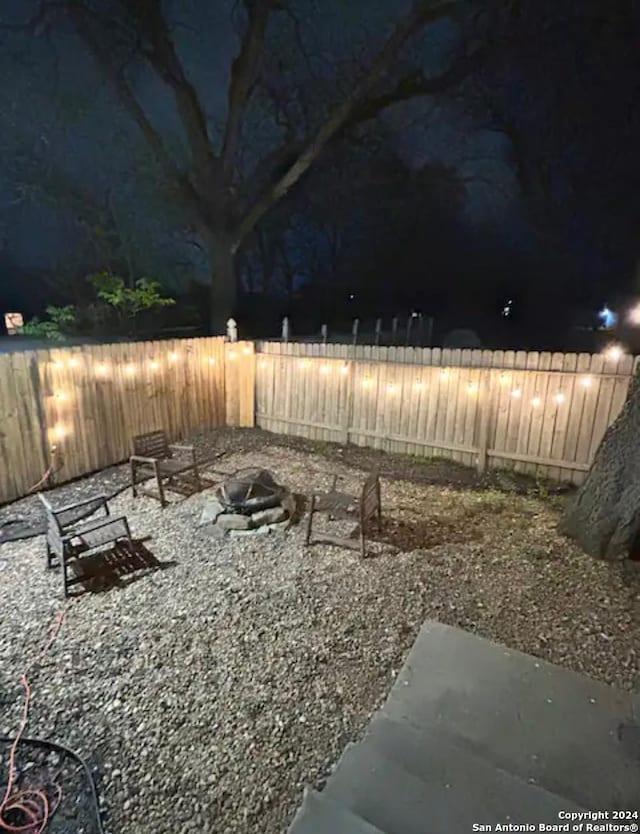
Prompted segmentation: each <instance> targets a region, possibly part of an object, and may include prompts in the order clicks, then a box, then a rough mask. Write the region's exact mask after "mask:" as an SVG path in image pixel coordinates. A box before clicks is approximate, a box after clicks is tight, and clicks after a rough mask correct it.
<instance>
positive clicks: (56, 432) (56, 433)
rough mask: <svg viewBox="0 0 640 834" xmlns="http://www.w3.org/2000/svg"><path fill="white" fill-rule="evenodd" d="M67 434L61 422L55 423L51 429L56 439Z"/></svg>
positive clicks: (60, 438)
mask: <svg viewBox="0 0 640 834" xmlns="http://www.w3.org/2000/svg"><path fill="white" fill-rule="evenodd" d="M68 434H69V432H68V431H67V429H66V428H65V427H64V426H63V425H61V424H60V425H57V426H56V427H55V428H54V430H53V436H54V437H55V438H56V440H62V439H63V438H64V437H66V436H67V435H68Z"/></svg>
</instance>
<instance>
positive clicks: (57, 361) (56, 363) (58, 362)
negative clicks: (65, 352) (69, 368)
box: [52, 359, 64, 371]
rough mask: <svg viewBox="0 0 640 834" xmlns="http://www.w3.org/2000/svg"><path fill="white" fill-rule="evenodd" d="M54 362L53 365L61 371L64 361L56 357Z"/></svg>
mask: <svg viewBox="0 0 640 834" xmlns="http://www.w3.org/2000/svg"><path fill="white" fill-rule="evenodd" d="M52 364H53V367H54V368H55V369H56V370H57V371H61V370H62V369H63V368H64V365H63V363H62V362H61V361H60V360H59V359H56V360H55V361H54V362H53V363H52Z"/></svg>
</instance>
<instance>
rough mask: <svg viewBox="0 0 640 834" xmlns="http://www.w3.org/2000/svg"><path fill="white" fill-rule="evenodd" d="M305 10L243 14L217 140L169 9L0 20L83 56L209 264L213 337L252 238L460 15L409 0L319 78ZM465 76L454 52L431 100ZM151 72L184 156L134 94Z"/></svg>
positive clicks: (110, 6)
mask: <svg viewBox="0 0 640 834" xmlns="http://www.w3.org/2000/svg"><path fill="white" fill-rule="evenodd" d="M300 5H302V4H296V3H295V2H293V0H291V2H288V0H244V2H243V3H240V4H238V6H239V20H238V27H239V32H238V50H237V53H236V54H235V57H234V58H233V60H232V65H231V70H230V72H229V74H228V84H227V92H226V106H225V108H224V117H223V119H222V123H221V124H220V123H219V124H218V125H217V128H218V129H216V127H215V126H214V125H212V120H211V119H210V117H209V107H208V101H207V97H206V96H205V95H203V92H202V90H203V85H202V83H196V81H194V78H193V75H194V74H195V72H194V70H193V68H191V71H188V70H187V61H186V60H185V58H184V56H183V55H182V54H181V53H180V50H179V48H178V46H177V38H176V31H178V24H179V23H180V20H179V17H178V16H176V14H175V8H172V4H171V3H165V4H163V3H162V2H161V0H127V2H125V0H106V1H105V0H102V2H92V0H50V2H48V1H47V0H44V2H42V3H40V4H39V6H38V9H37V12H36V14H35V15H34V16H33V17H32V18H31V19H30V20H29V21H28V22H27V23H20V22H17V21H3V26H4V28H5V29H13V30H17V31H21V30H22V31H27V32H29V33H33V32H35V31H43V30H44V31H47V32H49V31H52V30H53V29H54V28H57V29H58V30H60V31H62V32H63V33H64V34H65V35H66V36H67V37H68V35H69V30H70V29H72V30H73V32H74V33H75V34H76V35H77V36H79V38H80V39H81V41H82V43H83V44H84V45H85V47H86V48H87V49H88V51H89V52H90V54H91V55H92V57H93V59H94V60H95V62H96V65H97V66H98V67H99V69H100V72H101V73H102V74H103V76H104V77H105V78H106V79H108V81H109V83H110V85H111V86H112V89H113V91H114V92H115V94H116V95H117V98H118V101H119V103H120V106H121V107H122V108H123V109H124V110H125V111H126V113H128V115H129V116H130V118H131V119H133V121H134V122H135V124H136V125H137V127H138V129H139V131H140V132H141V135H142V136H143V137H144V139H145V141H146V143H147V144H148V146H149V148H150V149H151V150H152V152H153V154H154V155H155V157H156V159H157V161H158V163H159V164H160V166H161V168H162V171H163V175H164V177H165V178H166V180H167V182H168V183H169V184H170V186H171V188H172V190H173V194H174V198H175V200H176V201H179V203H180V205H181V206H182V208H183V209H184V211H185V212H186V214H187V216H188V218H189V222H190V224H191V225H192V226H193V229H194V231H195V233H197V235H198V236H199V239H200V240H201V241H202V244H203V246H204V248H205V250H206V252H207V254H208V256H209V260H210V263H211V311H210V313H211V314H210V319H211V325H212V327H213V328H214V329H216V330H219V329H220V328H221V326H222V324H223V322H224V320H225V319H226V317H227V316H228V315H229V313H230V312H231V311H232V310H233V308H234V307H235V304H236V293H237V285H238V282H237V275H236V258H237V254H238V251H239V249H240V247H241V246H242V245H243V242H244V241H245V240H246V239H247V236H248V235H249V234H250V233H251V232H252V231H253V230H254V229H255V228H256V226H257V224H258V223H259V222H260V221H261V220H262V218H263V217H264V216H265V214H266V213H267V212H269V211H270V210H271V209H272V207H273V206H275V205H276V204H277V203H278V202H279V201H280V200H281V199H282V198H283V197H284V196H285V195H286V194H287V193H288V192H289V190H290V189H291V188H292V187H293V186H294V185H296V183H297V182H298V181H299V180H300V179H301V178H302V177H303V176H304V175H305V174H306V172H307V171H308V170H309V168H311V167H312V166H313V165H314V164H315V163H316V161H317V160H318V159H319V158H320V156H321V155H322V153H323V151H324V150H325V148H326V146H327V145H328V144H329V143H330V142H331V141H332V140H333V139H334V138H335V137H336V136H337V135H338V134H339V133H340V132H341V131H343V130H344V129H345V127H347V126H348V125H350V124H352V123H353V122H354V121H358V120H360V119H366V118H371V117H372V116H374V115H375V114H376V113H377V112H379V110H380V109H381V108H383V107H385V106H387V104H388V103H389V100H388V99H385V98H384V97H383V96H382V95H381V93H382V92H383V91H384V90H385V88H386V86H387V85H388V84H389V83H390V82H391V85H392V86H393V81H394V79H395V64H396V62H397V61H398V60H399V57H400V56H401V55H402V53H403V51H404V50H405V49H407V48H408V45H409V44H411V42H412V40H413V39H415V38H416V37H418V35H419V34H420V33H421V32H423V30H424V29H425V27H429V26H433V25H436V24H437V23H438V22H440V21H443V20H444V19H448V18H451V17H452V16H454V15H456V14H458V13H459V12H460V11H461V6H462V5H463V4H461V3H460V2H456V0H414V1H413V3H412V4H411V7H410V9H409V11H408V12H407V13H406V14H405V16H404V17H402V18H401V19H400V20H399V21H398V22H397V23H396V25H395V26H393V28H392V29H391V31H390V33H389V34H388V35H387V37H386V39H384V38H382V39H380V36H379V35H378V37H377V38H376V37H375V35H373V34H372V33H368V35H367V42H366V43H365V44H364V46H363V47H362V48H361V50H360V54H356V50H355V49H354V50H353V51H352V52H351V53H350V55H349V58H350V60H346V59H345V60H344V61H343V63H342V64H340V63H339V62H338V61H336V65H335V66H333V67H330V68H329V69H328V70H327V71H325V72H324V73H323V72H321V71H318V70H316V69H314V68H313V65H312V61H311V59H312V58H313V57H314V56H310V55H309V54H308V48H307V44H306V43H305V41H304V35H303V33H302V28H303V27H302V24H303V23H304V20H302V12H301V10H300ZM369 34H370V35H371V36H370V37H369ZM354 35H355V30H354ZM376 40H378V45H377V47H376V45H375V43H376ZM278 49H280V50H283V49H288V50H290V51H291V52H293V50H296V52H297V56H298V59H303V60H304V61H306V63H307V65H308V66H311V67H312V69H311V70H309V74H308V77H307V78H306V79H304V80H305V82H306V86H303V85H302V84H301V83H300V80H299V78H294V79H292V78H291V77H289V76H290V74H289V76H288V74H287V72H286V65H287V63H288V60H289V56H288V53H287V52H284V51H281V52H279V53H278V52H277V50H278ZM469 65H470V64H469V56H468V54H467V52H466V50H465V49H460V50H459V51H457V52H456V54H455V56H454V57H453V58H452V63H450V64H449V65H448V66H446V67H445V68H444V70H442V71H436V72H435V73H434V74H432V75H431V76H430V77H429V78H427V79H426V80H425V79H423V80H424V81H425V85H426V86H428V88H429V89H430V90H431V91H436V90H439V89H446V88H447V87H449V86H450V85H452V84H454V83H456V82H457V81H459V78H460V77H461V75H463V74H464V73H465V72H466V71H467V70H468V67H469ZM415 71H416V70H415V67H414V68H413V70H412V75H413V76H415ZM149 72H150V73H151V74H152V75H153V76H154V77H155V80H156V82H158V81H159V82H161V85H162V87H163V88H164V89H167V90H169V91H170V94H171V97H172V100H173V107H174V114H173V116H174V117H175V118H176V119H177V122H178V123H179V128H180V131H181V133H182V134H183V136H184V139H185V144H186V150H187V152H186V153H185V154H183V153H182V152H181V149H179V150H176V148H175V147H174V146H173V144H172V142H171V141H170V137H169V136H168V135H167V129H166V123H167V120H166V119H165V120H164V121H163V120H162V119H161V118H159V117H158V116H157V115H156V114H155V113H154V106H153V102H152V101H151V99H150V97H149V96H144V95H142V94H141V92H140V91H141V88H142V87H143V83H142V81H141V79H142V80H144V79H147V78H148V77H149V75H148V74H149ZM300 72H301V70H300V68H299V67H298V76H299V75H300ZM267 123H268V124H267ZM256 128H257V129H258V130H260V131H261V133H260V134H258V135H257V134H256Z"/></svg>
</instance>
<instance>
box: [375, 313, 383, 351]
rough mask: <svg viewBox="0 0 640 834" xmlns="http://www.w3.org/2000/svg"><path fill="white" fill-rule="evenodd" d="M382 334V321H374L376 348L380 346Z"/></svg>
mask: <svg viewBox="0 0 640 834" xmlns="http://www.w3.org/2000/svg"><path fill="white" fill-rule="evenodd" d="M381 334H382V319H376V346H377V345H379V344H380V336H381Z"/></svg>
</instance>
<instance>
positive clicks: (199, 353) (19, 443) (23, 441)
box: [0, 338, 255, 503]
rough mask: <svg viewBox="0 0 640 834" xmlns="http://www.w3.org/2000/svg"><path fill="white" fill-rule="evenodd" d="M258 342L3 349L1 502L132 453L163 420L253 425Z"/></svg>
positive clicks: (185, 428)
mask: <svg viewBox="0 0 640 834" xmlns="http://www.w3.org/2000/svg"><path fill="white" fill-rule="evenodd" d="M254 367H255V362H254V358H253V344H252V343H248V342H241V343H237V344H233V345H230V344H225V340H224V339H223V338H195V339H172V340H167V341H158V342H156V341H154V342H133V343H121V344H120V343H119V344H108V345H84V346H78V347H72V348H51V349H49V350H38V351H24V352H23V351H18V352H15V353H8V354H3V355H0V503H2V502H6V501H10V500H12V499H14V498H18V497H20V496H22V495H25V494H27V492H28V491H29V489H30V488H31V487H33V486H34V485H35V484H36V483H38V482H39V481H40V479H41V478H42V476H43V474H44V473H45V471H46V470H47V468H48V467H49V465H50V463H51V457H52V456H51V450H52V448H53V447H55V452H54V455H53V468H54V471H55V475H54V478H55V482H56V483H61V482H63V481H68V480H70V479H71V478H74V477H77V476H79V475H84V474H86V473H88V472H93V471H95V470H98V469H102V468H104V467H106V466H109V465H112V464H115V463H118V462H120V461H123V460H125V459H127V458H128V456H129V454H130V443H131V437H132V436H133V435H134V434H139V433H143V432H146V431H151V430H153V429H157V428H164V429H166V431H167V433H168V435H169V437H170V438H171V439H177V438H180V437H183V436H186V435H188V434H190V433H191V432H194V431H196V430H198V429H207V428H213V427H216V426H223V425H248V426H251V425H253V415H254V378H253V374H254Z"/></svg>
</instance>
